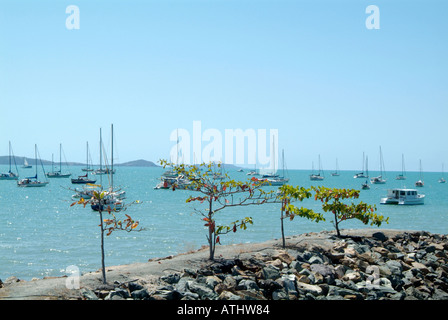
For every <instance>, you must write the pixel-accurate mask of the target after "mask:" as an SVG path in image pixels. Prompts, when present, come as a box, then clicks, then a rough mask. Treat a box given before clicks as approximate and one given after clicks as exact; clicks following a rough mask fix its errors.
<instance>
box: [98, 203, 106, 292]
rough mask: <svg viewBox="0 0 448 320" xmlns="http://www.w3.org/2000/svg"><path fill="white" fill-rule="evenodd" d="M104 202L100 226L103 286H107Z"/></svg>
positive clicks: (100, 209)
mask: <svg viewBox="0 0 448 320" xmlns="http://www.w3.org/2000/svg"><path fill="white" fill-rule="evenodd" d="M101 206H102V201H101V200H100V201H99V213H100V226H101V267H102V273H103V284H106V266H105V263H104V225H103V210H102V208H101Z"/></svg>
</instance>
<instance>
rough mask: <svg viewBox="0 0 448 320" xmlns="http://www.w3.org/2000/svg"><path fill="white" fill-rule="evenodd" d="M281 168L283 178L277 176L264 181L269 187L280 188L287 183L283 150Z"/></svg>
mask: <svg viewBox="0 0 448 320" xmlns="http://www.w3.org/2000/svg"><path fill="white" fill-rule="evenodd" d="M282 166H283V176H279V175H278V174H277V175H275V176H273V177H270V178H267V179H266V180H265V181H267V183H269V184H270V185H271V186H282V185H284V184H286V183H288V182H289V178H285V152H284V150H282Z"/></svg>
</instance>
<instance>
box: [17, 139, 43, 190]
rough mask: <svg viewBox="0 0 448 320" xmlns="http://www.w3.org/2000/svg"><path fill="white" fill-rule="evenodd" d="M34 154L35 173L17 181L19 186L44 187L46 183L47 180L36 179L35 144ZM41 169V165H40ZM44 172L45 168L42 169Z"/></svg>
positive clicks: (35, 147) (35, 146)
mask: <svg viewBox="0 0 448 320" xmlns="http://www.w3.org/2000/svg"><path fill="white" fill-rule="evenodd" d="M34 154H35V159H36V162H35V164H34V165H35V167H36V175H35V176H34V177H28V178H24V179H21V180H19V181H17V186H19V187H45V186H46V185H47V184H48V181H39V180H38V179H37V144H35V145H34ZM41 164H42V162H41ZM42 170H43V166H42ZM44 174H45V170H44Z"/></svg>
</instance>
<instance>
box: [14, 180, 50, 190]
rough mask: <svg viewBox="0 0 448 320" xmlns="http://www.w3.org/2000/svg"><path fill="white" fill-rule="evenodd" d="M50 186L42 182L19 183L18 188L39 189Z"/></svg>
mask: <svg viewBox="0 0 448 320" xmlns="http://www.w3.org/2000/svg"><path fill="white" fill-rule="evenodd" d="M47 184H48V182H47V181H45V182H42V181H28V182H26V181H23V180H20V181H17V186H19V187H22V188H38V187H45V186H46V185H47Z"/></svg>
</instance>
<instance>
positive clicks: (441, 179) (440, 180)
mask: <svg viewBox="0 0 448 320" xmlns="http://www.w3.org/2000/svg"><path fill="white" fill-rule="evenodd" d="M445 182H446V180H445V178H444V177H443V163H442V178H440V179H439V183H445Z"/></svg>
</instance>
